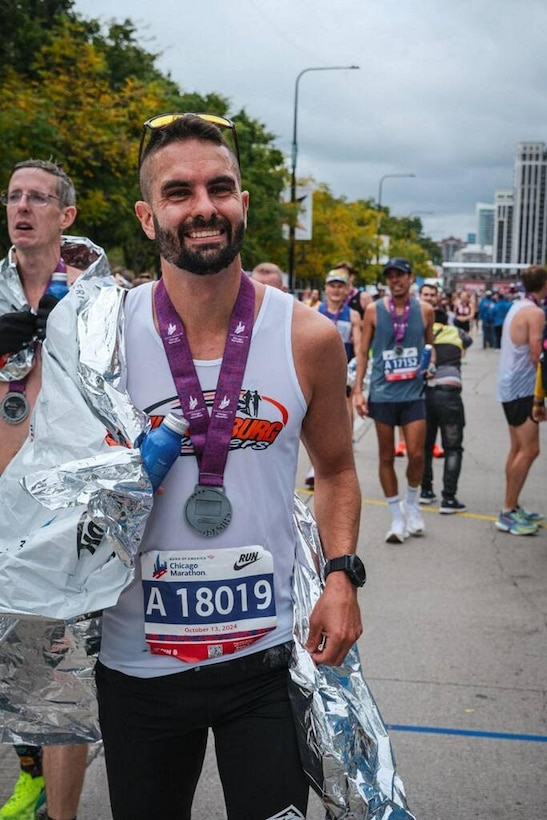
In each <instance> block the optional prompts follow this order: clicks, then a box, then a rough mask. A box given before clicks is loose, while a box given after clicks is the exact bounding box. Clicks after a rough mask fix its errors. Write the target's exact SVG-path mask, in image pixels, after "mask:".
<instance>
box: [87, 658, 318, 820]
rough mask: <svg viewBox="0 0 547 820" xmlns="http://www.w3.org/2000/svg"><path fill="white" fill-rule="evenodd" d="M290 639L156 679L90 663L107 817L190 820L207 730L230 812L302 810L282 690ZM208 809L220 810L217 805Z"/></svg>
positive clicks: (266, 814) (303, 794)
mask: <svg viewBox="0 0 547 820" xmlns="http://www.w3.org/2000/svg"><path fill="white" fill-rule="evenodd" d="M289 657H290V645H287V644H281V645H280V646H277V647H273V648H272V649H269V650H266V651H263V652H257V653H255V654H254V655H248V656H246V657H243V658H236V659H234V660H229V661H222V662H220V663H217V664H213V665H211V666H204V667H201V668H197V669H188V670H186V671H184V672H178V673H175V674H173V675H163V676H161V677H156V678H135V677H133V676H128V675H124V674H122V673H121V672H116V671H114V670H112V669H108V668H107V667H106V666H104V665H103V664H101V663H100V662H98V663H97V666H96V672H95V677H96V682H97V692H98V700H99V718H100V722H101V729H102V734H103V741H104V749H105V756H106V768H107V774H108V785H109V790H110V801H111V805H112V816H113V818H114V820H150V818H156V817H157V818H161V820H164V818H165V819H167V818H177V820H190V817H191V807H192V800H193V796H194V791H195V788H196V785H197V782H198V779H199V776H200V772H201V767H202V764H203V758H204V755H205V749H206V746H207V736H208V729H209V727H212V729H213V732H214V736H215V751H216V757H217V764H218V770H219V774H220V779H221V781H222V787H223V791H224V799H225V802H226V809H227V817H228V818H229V820H267V818H271V817H273V816H277V814H278V813H280V816H282V813H283V811H284V810H287V809H288V808H289V807H290V806H294V808H295V812H294V814H291V815H290V816H291V817H293V816H294V817H297V816H300V815H297V813H296V809H298V811H299V812H301V816H302V818H304V817H305V816H306V808H307V801H308V784H307V780H306V777H305V775H304V771H303V769H302V764H301V762H300V755H299V751H298V742H297V738H296V731H295V726H294V719H293V715H292V709H291V706H290V703H289V695H288V687H287V682H288V675H289V671H288V661H289ZM214 816H215V817H220V816H225V815H224V814H223V811H222V808H221V807H219V811H218V814H215V815H214Z"/></svg>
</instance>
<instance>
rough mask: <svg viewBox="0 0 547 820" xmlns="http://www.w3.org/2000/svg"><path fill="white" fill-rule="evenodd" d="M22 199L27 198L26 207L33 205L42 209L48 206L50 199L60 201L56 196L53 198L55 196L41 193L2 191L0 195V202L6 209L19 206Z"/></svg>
mask: <svg viewBox="0 0 547 820" xmlns="http://www.w3.org/2000/svg"><path fill="white" fill-rule="evenodd" d="M23 197H26V198H27V205H34V206H35V207H37V208H43V207H44V206H45V205H49V204H50V203H49V200H50V199H57V200H59V199H60V198H59V197H58V196H55V194H43V193H42V192H41V191H9V192H8V191H2V193H1V194H0V202H1V203H2V205H5V206H6V207H8V206H14V205H19V203H20V202H22V200H23Z"/></svg>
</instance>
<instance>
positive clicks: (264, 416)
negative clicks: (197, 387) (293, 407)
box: [145, 387, 289, 456]
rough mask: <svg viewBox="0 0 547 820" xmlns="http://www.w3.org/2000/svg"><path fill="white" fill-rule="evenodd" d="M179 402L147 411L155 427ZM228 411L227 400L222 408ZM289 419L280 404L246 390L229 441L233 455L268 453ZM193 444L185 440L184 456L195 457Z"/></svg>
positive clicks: (209, 396)
mask: <svg viewBox="0 0 547 820" xmlns="http://www.w3.org/2000/svg"><path fill="white" fill-rule="evenodd" d="M203 398H204V399H205V404H206V405H207V408H208V409H209V410H210V409H211V408H212V406H213V402H214V399H215V392H214V390H209V391H206V392H205V393H204V394H203ZM196 405H197V400H196V398H195V397H190V401H189V406H190V409H192V408H194V407H195V406H196ZM160 407H161V408H162V409H163V410H164V412H163V413H162V415H154V411H157V410H158V409H159V408H160ZM179 407H180V405H179V402H178V400H177V399H176V398H175V397H171V398H169V399H167V400H166V401H164V402H158V403H157V404H156V405H155V406H154V407H153V408H149V409H146V410H145V412H147V413H149V414H150V421H151V424H152V427H158V426H159V425H160V424H161V422H162V421H163V419H164V415H166V414H167V412H169V411H170V410H176V409H177V408H179ZM220 407H221V409H225V407H226V405H225V404H224V399H223V401H222V402H221V405H220ZM288 419H289V414H288V411H287V409H286V407H284V405H282V404H281V403H280V402H278V401H276V400H275V399H273V398H272V397H270V396H264V395H261V394H260V393H259V391H258V390H256V389H250V388H245V387H243V388H242V389H241V390H240V393H239V399H238V403H237V411H236V416H235V418H234V424H233V427H232V437H231V441H230V451H234V450H245V449H249V448H250V449H252V450H266V449H267V448H268V447H271V445H272V444H273V443H274V442H275V441H276V439H277V437H278V436H279V434H280V433H281V432H282V430H283V429H284V427H285V425H286V424H287V422H288ZM193 452H194V451H193V447H192V441H191V439H190V435H189V434H187V435H185V436H183V439H182V446H181V455H182V456H187V455H193Z"/></svg>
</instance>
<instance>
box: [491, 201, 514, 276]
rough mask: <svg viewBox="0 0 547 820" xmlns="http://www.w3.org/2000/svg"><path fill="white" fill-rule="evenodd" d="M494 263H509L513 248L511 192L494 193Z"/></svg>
mask: <svg viewBox="0 0 547 820" xmlns="http://www.w3.org/2000/svg"><path fill="white" fill-rule="evenodd" d="M494 209H495V217H494V241H493V243H492V244H493V259H494V262H503V263H504V264H508V263H509V262H511V252H512V246H513V191H496V198H495V202H494Z"/></svg>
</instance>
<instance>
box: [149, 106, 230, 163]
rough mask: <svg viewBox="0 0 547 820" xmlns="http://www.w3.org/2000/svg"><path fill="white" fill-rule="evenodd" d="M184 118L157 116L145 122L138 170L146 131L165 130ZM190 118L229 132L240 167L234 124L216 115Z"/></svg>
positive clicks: (168, 115)
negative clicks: (196, 118) (197, 118)
mask: <svg viewBox="0 0 547 820" xmlns="http://www.w3.org/2000/svg"><path fill="white" fill-rule="evenodd" d="M184 116H185V115H184V114H158V115H157V116H156V117H151V118H150V119H149V120H146V122H145V123H144V125H143V127H142V137H141V142H140V145H139V166H138V167H139V169H140V167H141V164H142V159H143V154H144V145H145V141H146V135H147V133H148V131H157V130H161V129H162V128H166V127H167V126H168V125H171V124H172V123H174V122H176V121H177V120H180V119H181V118H182V117H184ZM192 116H194V117H199V118H200V120H204V121H205V122H210V123H211V124H212V125H216V126H217V128H221V129H222V128H224V129H227V130H228V131H230V133H231V134H232V137H233V142H234V151H235V155H236V157H237V164H238V165H239V166H240V167H241V162H240V158H239V143H238V141H237V131H236V127H235V125H234V123H233V122H232V121H231V120H229V119H227V117H219V116H217V115H216V114H193V115H192Z"/></svg>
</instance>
